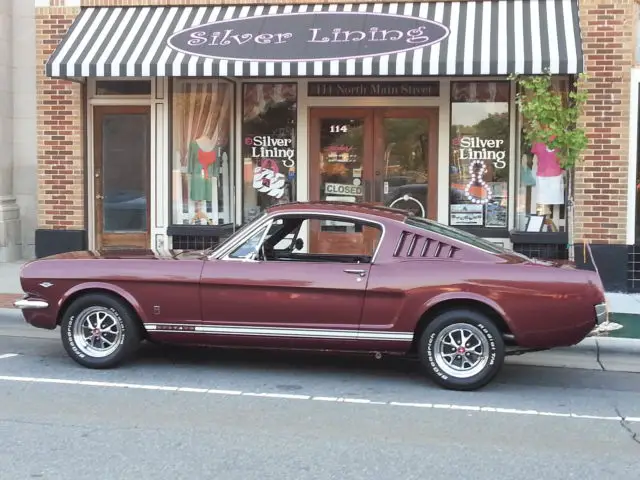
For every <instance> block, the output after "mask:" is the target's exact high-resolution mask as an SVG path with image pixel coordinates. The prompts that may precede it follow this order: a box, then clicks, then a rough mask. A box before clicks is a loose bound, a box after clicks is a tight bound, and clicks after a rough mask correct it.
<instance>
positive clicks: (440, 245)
mask: <svg viewBox="0 0 640 480" xmlns="http://www.w3.org/2000/svg"><path fill="white" fill-rule="evenodd" d="M459 250H460V249H459V248H458V247H454V246H453V245H449V244H448V243H445V242H442V241H438V240H434V239H433V238H429V237H425V236H423V235H418V234H416V233H411V232H407V231H403V232H402V233H401V234H400V236H399V237H398V241H397V243H396V246H395V248H394V250H393V256H394V257H401V256H402V257H414V256H416V255H418V256H420V257H434V258H454V257H455V254H456V252H458V251H459Z"/></svg>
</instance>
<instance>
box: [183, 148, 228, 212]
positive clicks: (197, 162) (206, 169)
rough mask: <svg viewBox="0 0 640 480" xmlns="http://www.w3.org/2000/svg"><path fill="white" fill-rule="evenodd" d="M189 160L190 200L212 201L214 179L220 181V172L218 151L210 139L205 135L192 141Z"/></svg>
mask: <svg viewBox="0 0 640 480" xmlns="http://www.w3.org/2000/svg"><path fill="white" fill-rule="evenodd" d="M187 159H188V163H187V171H188V173H189V176H190V181H189V198H190V199H191V200H193V201H202V200H208V201H211V200H212V198H211V197H212V191H211V182H212V181H213V179H215V180H216V182H217V181H218V175H219V172H220V161H219V159H218V149H217V148H216V146H215V144H214V143H213V141H212V140H211V139H210V138H208V137H206V136H205V135H203V136H201V137H200V138H197V139H195V140H192V141H191V143H190V144H189V151H188V153H187Z"/></svg>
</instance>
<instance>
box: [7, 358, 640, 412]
mask: <svg viewBox="0 0 640 480" xmlns="http://www.w3.org/2000/svg"><path fill="white" fill-rule="evenodd" d="M0 358H2V357H0ZM0 381H3V382H21V383H52V384H59V385H81V386H87V387H100V388H129V389H134V390H154V391H169V392H185V393H204V394H213V395H220V396H238V395H240V396H245V397H254V398H277V399H283V400H311V401H321V402H333V403H351V404H361V405H384V406H389V407H405V408H422V409H432V410H455V411H467V412H478V413H498V414H507V415H523V416H524V415H527V416H539V417H560V418H575V419H582V420H598V421H615V422H620V421H621V420H623V418H622V417H619V416H617V415H612V416H605V415H585V414H579V413H574V412H568V413H563V412H545V411H539V410H531V409H528V410H525V409H520V408H502V407H491V406H482V405H456V404H442V403H414V402H395V401H387V402H384V401H372V400H368V399H366V398H345V397H323V396H312V395H301V394H290V393H269V392H243V391H241V390H220V389H213V388H192V387H177V386H171V385H150V384H138V383H116V382H101V381H95V380H68V379H64V378H36V377H15V376H8V375H0ZM624 420H625V421H626V422H628V423H640V417H627V418H625V419H624Z"/></svg>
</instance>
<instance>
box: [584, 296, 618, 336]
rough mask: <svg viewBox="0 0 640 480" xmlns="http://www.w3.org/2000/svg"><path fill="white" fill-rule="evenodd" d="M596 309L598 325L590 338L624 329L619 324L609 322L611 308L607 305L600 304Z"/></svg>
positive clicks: (592, 330) (590, 333) (589, 334)
mask: <svg viewBox="0 0 640 480" xmlns="http://www.w3.org/2000/svg"><path fill="white" fill-rule="evenodd" d="M594 308H595V311H596V325H595V326H594V327H593V329H591V331H590V332H589V333H588V335H587V336H588V337H593V336H599V335H606V334H608V333H609V332H613V331H615V330H620V329H621V328H622V325H620V324H619V323H616V322H611V321H609V308H608V307H607V304H606V303H599V304H597V305H595V307H594Z"/></svg>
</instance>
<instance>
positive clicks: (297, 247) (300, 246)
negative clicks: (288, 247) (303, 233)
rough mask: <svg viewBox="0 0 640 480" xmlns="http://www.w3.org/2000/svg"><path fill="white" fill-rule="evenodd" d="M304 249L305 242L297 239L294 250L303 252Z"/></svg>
mask: <svg viewBox="0 0 640 480" xmlns="http://www.w3.org/2000/svg"><path fill="white" fill-rule="evenodd" d="M303 248H304V240H302V239H301V238H296V241H295V243H294V244H293V249H294V250H302V249H303Z"/></svg>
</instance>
